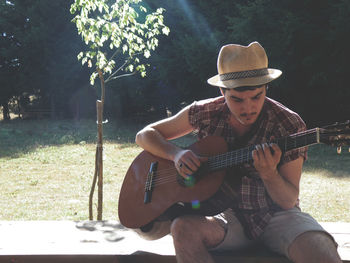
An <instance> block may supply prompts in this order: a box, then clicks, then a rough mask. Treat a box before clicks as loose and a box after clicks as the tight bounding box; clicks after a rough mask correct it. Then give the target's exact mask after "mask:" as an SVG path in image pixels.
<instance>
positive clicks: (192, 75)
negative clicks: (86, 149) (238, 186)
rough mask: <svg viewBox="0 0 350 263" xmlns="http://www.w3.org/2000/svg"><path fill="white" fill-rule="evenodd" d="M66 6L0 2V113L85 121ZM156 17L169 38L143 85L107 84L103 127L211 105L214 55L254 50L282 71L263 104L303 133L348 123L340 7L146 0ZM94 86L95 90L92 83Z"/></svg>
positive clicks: (349, 7)
mask: <svg viewBox="0 0 350 263" xmlns="http://www.w3.org/2000/svg"><path fill="white" fill-rule="evenodd" d="M71 3H72V1H67V0H55V1H52V0H35V1H33V0H11V1H6V0H1V2H0V107H1V110H2V112H3V115H4V118H5V119H8V118H10V112H13V113H20V112H24V111H34V112H35V110H37V111H47V112H49V113H50V117H51V118H76V119H79V118H95V116H96V113H95V111H96V110H95V101H96V99H97V97H98V95H99V94H97V91H98V90H99V89H98V88H96V87H93V86H90V84H89V76H90V74H91V72H90V71H89V70H90V69H88V68H87V67H82V66H81V63H80V62H79V61H78V60H77V54H78V53H79V52H80V51H82V50H84V48H85V47H84V43H83V41H82V40H81V37H80V36H78V34H77V31H76V28H75V25H74V24H73V23H72V22H71V20H72V18H73V17H72V15H71V14H70V12H69V8H70V5H71ZM144 5H147V6H148V7H149V8H151V9H155V8H157V7H163V8H165V9H166V13H165V24H166V25H167V26H169V28H170V31H171V32H170V35H169V36H168V37H165V36H164V37H162V38H161V39H160V41H159V47H158V48H157V49H156V51H155V52H154V53H153V54H152V56H151V59H150V67H149V68H148V69H147V77H146V78H141V77H138V76H132V77H128V78H123V79H119V80H116V81H114V82H111V83H108V86H107V91H106V109H105V115H106V116H105V117H106V118H123V119H127V120H130V119H133V120H141V119H142V120H148V121H149V120H151V119H152V120H154V119H158V118H162V117H165V116H166V113H167V111H170V112H176V111H178V110H179V109H180V108H181V107H183V106H184V105H186V104H188V103H191V102H192V101H193V100H200V99H203V98H207V97H213V96H217V95H218V94H219V93H218V90H217V89H216V88H214V87H211V86H209V85H208V84H207V83H206V80H207V79H208V78H209V77H211V76H213V75H215V74H217V70H216V59H217V55H218V52H219V50H220V47H221V46H222V45H224V44H228V43H238V44H242V45H247V44H249V43H250V42H252V41H258V42H260V43H261V44H262V46H263V47H264V48H265V49H266V52H267V55H268V57H269V66H270V67H272V68H278V69H281V70H282V71H283V75H282V77H281V78H280V79H278V80H276V81H274V82H273V83H272V84H271V85H270V89H269V96H270V97H272V98H274V99H276V100H279V101H281V102H282V103H284V104H285V105H287V106H288V107H290V108H291V109H293V110H294V111H296V112H298V113H299V114H300V115H301V116H302V117H303V118H304V120H305V121H306V122H307V124H308V126H309V127H312V126H316V125H322V124H326V123H332V122H334V121H342V120H346V119H350V107H349V100H350V88H349V84H348V78H349V76H350V67H349V60H350V37H349V35H350V23H349V22H350V21H349V20H350V19H349V15H350V1H348V0H303V1H301V0H279V1H277V0H211V1H208V0H195V1H194V0H172V1H164V0H147V1H144ZM96 83H97V84H98V82H96Z"/></svg>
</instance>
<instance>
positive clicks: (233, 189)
mask: <svg viewBox="0 0 350 263" xmlns="http://www.w3.org/2000/svg"><path fill="white" fill-rule="evenodd" d="M229 119H230V111H229V109H228V107H227V105H226V103H225V99H224V97H217V98H213V99H206V100H202V101H199V102H196V101H195V102H194V103H193V104H192V105H191V107H190V110H189V121H190V123H191V125H192V126H193V127H194V128H195V131H196V132H197V135H198V138H199V139H202V138H204V137H206V136H208V135H214V136H221V137H223V138H225V140H226V142H227V144H228V148H229V150H234V149H239V148H243V147H246V146H248V145H255V144H261V143H264V142H269V140H270V138H271V137H274V138H280V137H284V136H287V135H290V134H293V133H297V132H301V131H304V130H305V129H306V126H305V123H304V122H303V120H302V119H301V118H300V117H299V115H298V114H296V113H295V112H293V111H291V110H289V109H288V108H286V107H285V106H283V105H282V104H280V103H278V102H277V101H274V100H272V99H270V98H267V97H266V99H265V103H264V106H263V108H262V111H261V113H260V116H259V117H258V119H257V121H256V122H255V124H254V125H253V127H252V129H251V130H250V131H249V132H248V134H246V135H244V136H243V137H240V138H239V137H237V135H236V134H235V132H234V130H233V129H232V127H231V126H230V124H229ZM306 152H307V148H301V149H297V150H292V151H289V152H286V153H284V154H283V156H282V157H281V161H280V164H279V165H281V164H283V163H287V162H290V161H293V160H295V159H297V158H298V157H300V156H302V157H304V159H306ZM227 173H228V174H227V176H226V177H225V181H224V183H223V184H222V186H221V188H220V191H218V193H217V194H215V195H214V196H213V198H212V199H213V203H212V204H214V205H216V206H218V207H220V206H221V207H222V208H223V209H225V206H226V208H228V207H231V208H233V209H234V211H235V212H236V215H237V217H238V219H239V220H240V222H241V223H242V225H243V226H244V229H245V233H246V235H247V236H248V237H249V238H251V239H256V238H258V237H259V235H260V234H261V233H262V232H263V230H264V228H265V226H266V225H267V224H268V222H269V220H270V219H271V217H272V216H273V213H274V212H276V211H279V210H282V208H280V207H279V206H278V205H277V204H276V203H274V202H273V200H272V199H271V197H270V196H269V194H268V192H267V190H266V189H265V187H264V183H263V181H262V180H261V178H260V177H259V175H258V172H257V171H256V169H255V168H254V166H253V164H252V163H247V164H243V165H240V166H237V167H233V168H232V169H229V170H228V171H227ZM227 204H229V205H227Z"/></svg>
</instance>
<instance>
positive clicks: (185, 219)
mask: <svg viewBox="0 0 350 263" xmlns="http://www.w3.org/2000/svg"><path fill="white" fill-rule="evenodd" d="M193 221H194V220H193V219H192V218H191V217H189V216H182V217H178V218H176V219H174V221H173V222H172V223H171V226H170V233H171V235H172V236H173V239H174V240H179V239H184V240H189V239H190V237H191V236H194V235H193V231H195V224H194V222H193Z"/></svg>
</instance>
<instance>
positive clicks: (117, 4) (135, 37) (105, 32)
mask: <svg viewBox="0 0 350 263" xmlns="http://www.w3.org/2000/svg"><path fill="white" fill-rule="evenodd" d="M140 2H141V0H119V1H107V0H85V1H81V0H76V1H75V2H74V3H73V4H72V5H71V9H70V11H71V13H72V14H76V15H75V17H74V19H73V21H74V23H75V24H76V26H77V29H78V33H79V34H80V35H81V36H82V38H83V40H84V42H85V44H86V45H87V46H88V48H87V50H85V51H82V52H80V53H79V55H78V59H79V60H81V61H82V64H83V65H84V64H85V63H87V64H88V66H89V67H90V68H92V67H93V68H95V70H94V71H93V72H92V74H91V76H90V82H91V84H92V85H93V84H94V82H95V79H96V78H97V76H98V77H99V79H100V94H101V99H100V100H98V101H97V103H96V106H97V123H98V142H97V147H96V162H95V174H94V179H93V184H92V188H91V192H90V201H89V218H90V220H92V219H93V214H92V199H93V193H94V189H95V184H96V181H97V178H98V214H97V219H98V220H102V206H103V188H102V186H103V166H102V165H103V163H102V155H103V152H102V151H103V140H102V137H103V126H102V123H103V107H104V101H105V85H106V84H107V83H108V82H109V81H112V80H115V79H118V78H121V77H126V76H131V75H134V74H135V73H136V72H139V73H140V74H141V76H143V77H144V76H145V75H146V64H145V62H144V60H145V59H148V58H149V57H150V56H151V51H152V50H155V48H156V47H157V46H158V39H157V37H158V35H160V34H166V35H167V34H168V33H169V29H168V28H167V27H166V26H165V25H164V23H163V15H162V13H163V11H164V9H162V8H158V9H157V10H155V11H154V12H151V13H147V9H146V8H145V7H144V6H142V5H141V4H140Z"/></svg>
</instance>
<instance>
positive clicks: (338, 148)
mask: <svg viewBox="0 0 350 263" xmlns="http://www.w3.org/2000/svg"><path fill="white" fill-rule="evenodd" d="M337 153H338V154H341V146H339V147H337Z"/></svg>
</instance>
